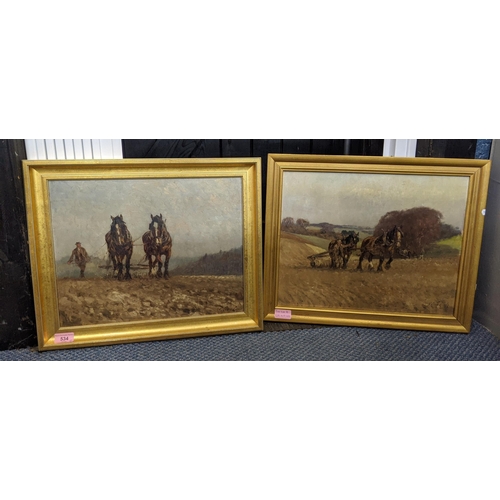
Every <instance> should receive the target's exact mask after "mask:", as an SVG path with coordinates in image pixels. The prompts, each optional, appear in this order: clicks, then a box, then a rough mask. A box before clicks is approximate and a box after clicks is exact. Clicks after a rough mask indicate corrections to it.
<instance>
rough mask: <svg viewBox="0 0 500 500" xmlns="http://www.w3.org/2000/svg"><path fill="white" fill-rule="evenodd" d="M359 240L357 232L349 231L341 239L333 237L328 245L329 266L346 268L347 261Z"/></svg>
mask: <svg viewBox="0 0 500 500" xmlns="http://www.w3.org/2000/svg"><path fill="white" fill-rule="evenodd" d="M358 242H359V233H355V232H350V233H349V234H347V235H346V236H343V237H342V239H333V240H332V241H330V244H329V245H328V253H329V254H330V267H332V268H334V269H335V268H340V267H342V269H346V268H347V263H348V262H349V259H350V258H351V254H352V252H353V251H354V250H355V249H356V247H357V246H358Z"/></svg>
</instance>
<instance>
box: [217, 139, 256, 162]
mask: <svg viewBox="0 0 500 500" xmlns="http://www.w3.org/2000/svg"><path fill="white" fill-rule="evenodd" d="M221 149H222V151H221V154H222V156H223V157H225V158H228V157H231V156H236V157H238V156H240V157H245V156H252V144H251V140H250V139H222V140H221Z"/></svg>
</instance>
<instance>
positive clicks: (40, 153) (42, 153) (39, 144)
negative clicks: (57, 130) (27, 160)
mask: <svg viewBox="0 0 500 500" xmlns="http://www.w3.org/2000/svg"><path fill="white" fill-rule="evenodd" d="M35 143H36V153H37V158H38V159H39V160H46V159H47V151H46V149H45V141H44V140H43V139H35Z"/></svg>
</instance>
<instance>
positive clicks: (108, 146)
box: [99, 139, 113, 160]
mask: <svg viewBox="0 0 500 500" xmlns="http://www.w3.org/2000/svg"><path fill="white" fill-rule="evenodd" d="M99 144H100V147H101V158H102V159H103V160H110V159H112V158H113V144H112V142H111V139H99Z"/></svg>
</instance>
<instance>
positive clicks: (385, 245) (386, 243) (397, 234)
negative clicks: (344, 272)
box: [357, 226, 404, 271]
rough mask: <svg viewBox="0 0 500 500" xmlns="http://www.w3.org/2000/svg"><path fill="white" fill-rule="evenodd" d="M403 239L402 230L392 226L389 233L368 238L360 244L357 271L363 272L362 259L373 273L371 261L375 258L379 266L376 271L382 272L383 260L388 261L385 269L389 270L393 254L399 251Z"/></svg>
mask: <svg viewBox="0 0 500 500" xmlns="http://www.w3.org/2000/svg"><path fill="white" fill-rule="evenodd" d="M403 237H404V233H403V230H402V229H401V227H399V226H394V227H393V228H392V229H391V230H390V231H389V232H385V231H384V233H383V234H382V235H381V236H368V237H367V238H365V239H364V240H363V242H362V243H361V254H360V256H359V263H358V267H357V269H358V270H359V271H362V270H363V266H362V262H363V259H368V269H369V270H370V271H373V264H372V259H373V257H377V258H378V259H379V264H378V267H377V271H382V270H383V269H382V264H383V262H384V260H385V259H389V260H388V261H387V262H386V264H385V268H386V269H390V268H391V262H392V261H393V257H394V252H395V251H398V252H399V251H400V248H401V240H402V238H403Z"/></svg>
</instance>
